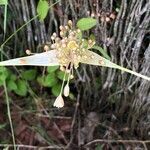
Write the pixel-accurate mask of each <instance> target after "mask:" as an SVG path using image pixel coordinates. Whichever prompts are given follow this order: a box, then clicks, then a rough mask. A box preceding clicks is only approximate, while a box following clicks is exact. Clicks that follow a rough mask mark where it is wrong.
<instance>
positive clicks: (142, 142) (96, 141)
mask: <svg viewBox="0 0 150 150" xmlns="http://www.w3.org/2000/svg"><path fill="white" fill-rule="evenodd" d="M98 142H105V143H141V144H143V146H144V148H145V150H148V149H147V146H146V143H150V140H146V141H141V140H105V139H96V140H93V141H91V142H89V143H87V144H86V145H84V147H85V148H86V147H88V146H90V145H91V144H94V143H98Z"/></svg>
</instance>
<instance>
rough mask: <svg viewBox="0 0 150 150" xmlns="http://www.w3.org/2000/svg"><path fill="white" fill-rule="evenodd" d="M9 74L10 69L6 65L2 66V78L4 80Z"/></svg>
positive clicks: (0, 68)
mask: <svg viewBox="0 0 150 150" xmlns="http://www.w3.org/2000/svg"><path fill="white" fill-rule="evenodd" d="M8 76H9V72H8V69H7V68H5V67H0V80H1V81H2V82H4V81H5V80H6V78H7V77H8Z"/></svg>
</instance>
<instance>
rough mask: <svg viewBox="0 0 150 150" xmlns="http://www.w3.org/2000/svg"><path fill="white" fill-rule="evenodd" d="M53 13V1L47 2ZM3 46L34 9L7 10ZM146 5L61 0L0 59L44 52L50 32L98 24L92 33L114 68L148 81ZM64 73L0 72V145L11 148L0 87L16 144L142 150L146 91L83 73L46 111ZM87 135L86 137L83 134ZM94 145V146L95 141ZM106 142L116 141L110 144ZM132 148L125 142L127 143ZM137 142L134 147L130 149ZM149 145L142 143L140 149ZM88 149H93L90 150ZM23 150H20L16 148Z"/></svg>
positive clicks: (149, 101)
mask: <svg viewBox="0 0 150 150" xmlns="http://www.w3.org/2000/svg"><path fill="white" fill-rule="evenodd" d="M48 2H49V4H50V5H51V4H52V3H53V2H54V1H48ZM8 4H9V5H8V12H7V22H6V34H5V39H6V38H8V37H9V36H10V35H11V34H12V33H14V32H16V30H17V29H18V28H19V27H20V26H22V25H23V24H24V23H26V22H27V21H29V20H30V19H31V18H32V17H34V16H36V14H37V12H36V9H37V4H38V1H34V0H28V1H25V0H14V1H11V0H10V1H9V2H8ZM149 8H150V3H149V1H148V0H136V1H135V0H130V1H129V0H122V1H116V0H111V1H110V0H101V1H97V0H82V1H79V0H61V1H60V2H59V3H58V4H56V5H55V6H54V7H53V8H51V9H50V10H49V12H48V15H47V17H46V19H45V20H44V22H43V21H39V20H38V18H36V19H34V20H33V21H32V22H30V23H29V24H28V25H27V26H25V27H24V28H22V29H21V31H19V32H17V34H15V36H14V37H13V38H11V39H10V40H9V41H8V42H7V44H6V45H4V47H3V49H1V50H3V53H2V54H1V58H3V59H10V58H16V57H19V56H25V55H26V54H25V50H26V49H30V50H31V51H32V52H33V53H39V52H42V51H43V47H44V45H45V44H46V43H47V44H49V43H50V36H51V35H52V33H53V32H56V33H58V30H59V26H60V25H65V24H66V23H67V21H68V20H70V19H71V20H72V21H73V23H74V24H76V22H77V20H78V19H79V18H82V17H89V16H91V17H93V18H96V19H97V21H98V24H97V26H96V27H95V28H93V29H92V30H91V31H90V32H86V34H87V35H89V34H90V33H93V34H94V35H95V36H96V42H97V44H98V45H100V46H101V47H102V48H104V49H105V50H106V51H107V53H108V54H109V56H110V57H111V59H112V61H113V62H115V63H117V64H120V65H122V66H125V67H127V68H131V69H133V70H135V71H137V72H139V73H141V74H144V75H147V76H150V43H149V40H150V34H149V31H150V10H149ZM4 12H5V11H4V7H3V6H0V20H1V21H0V31H1V32H0V42H1V43H3V42H4V40H5V39H4V30H5V29H4V26H3V22H4ZM62 74H63V73H62V72H61V71H59V69H58V67H56V68H51V67H48V68H43V67H38V68H37V67H17V68H16V67H9V68H4V67H2V68H0V85H1V87H0V99H1V100H0V144H1V146H4V147H6V146H9V145H8V144H12V137H11V134H12V133H11V132H10V125H9V122H8V119H7V105H6V101H5V94H4V93H5V92H6V91H5V89H4V86H3V85H4V82H5V83H6V90H7V92H8V96H9V102H10V111H11V116H12V123H13V128H14V132H15V133H14V134H15V140H16V144H23V147H26V146H27V147H28V146H29V145H30V146H31V147H30V146H29V147H28V148H31V149H32V148H35V147H34V146H38V147H42V146H43V147H44V146H49V149H50V148H55V149H61V148H64V147H67V148H68V149H69V148H70V149H80V148H81V147H83V149H88V148H89V149H96V148H97V149H109V148H110V149H121V148H122V149H127V148H131V149H135V148H138V147H140V148H144V149H148V146H149V145H148V144H149V143H148V140H149V139H150V131H149V130H150V109H149V108H150V107H149V105H150V83H149V82H147V81H146V80H143V79H139V78H138V77H136V76H132V75H130V74H127V73H121V72H120V71H118V70H115V69H110V68H109V69H108V68H100V67H93V66H87V65H81V66H80V68H79V69H78V70H77V71H76V72H75V79H74V80H72V83H71V94H70V97H69V98H68V99H67V100H66V101H65V102H66V106H65V107H64V108H63V109H57V108H53V107H52V104H53V102H54V100H55V96H57V95H58V90H59V89H60V85H61V80H62ZM87 131H88V132H87ZM96 139H99V140H98V141H95V140H96ZM109 140H110V141H112V140H120V141H116V142H113V143H112V142H110V141H109ZM125 140H130V141H127V142H126V141H125ZM132 140H136V141H132ZM145 140H147V142H143V141H145ZM90 141H93V142H92V143H90ZM20 149H22V148H20Z"/></svg>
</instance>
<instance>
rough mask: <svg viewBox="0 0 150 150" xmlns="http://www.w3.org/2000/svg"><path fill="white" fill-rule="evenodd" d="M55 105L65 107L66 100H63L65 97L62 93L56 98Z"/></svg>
mask: <svg viewBox="0 0 150 150" xmlns="http://www.w3.org/2000/svg"><path fill="white" fill-rule="evenodd" d="M53 106H54V107H57V108H62V107H64V100H63V98H62V96H61V95H59V96H58V97H57V98H56V100H55V102H54V104H53Z"/></svg>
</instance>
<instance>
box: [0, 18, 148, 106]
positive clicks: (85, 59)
mask: <svg viewBox="0 0 150 150" xmlns="http://www.w3.org/2000/svg"><path fill="white" fill-rule="evenodd" d="M95 25H96V20H93V19H91V18H82V19H80V20H79V21H78V22H77V27H78V28H79V29H75V28H74V27H73V25H72V21H68V24H67V25H66V26H60V32H59V35H57V34H56V33H53V35H52V36H51V39H52V44H51V49H52V50H49V47H48V46H47V45H45V47H44V49H45V50H46V52H42V53H39V54H32V53H31V51H30V50H27V51H26V52H27V54H29V55H31V56H26V57H20V58H15V59H10V60H6V61H1V62H0V66H58V65H60V69H61V70H62V71H64V72H65V73H64V80H63V83H62V87H61V90H60V94H59V96H58V97H57V98H56V100H55V102H54V106H56V107H58V108H61V107H63V106H64V100H63V97H62V95H64V96H66V97H67V96H68V95H69V92H70V89H69V80H70V79H72V78H73V69H74V68H75V69H77V68H78V66H79V63H84V64H89V65H96V66H103V67H109V68H115V69H119V70H121V71H123V72H128V73H130V74H133V75H135V76H137V77H140V78H143V79H145V80H148V81H150V77H148V76H145V75H142V74H140V73H137V72H135V71H132V70H130V69H127V68H124V67H122V66H119V65H117V64H115V63H113V62H111V61H110V60H109V59H108V57H107V58H106V56H104V57H102V56H100V55H99V54H97V53H95V52H92V51H91V50H89V49H97V50H99V51H101V49H102V48H101V47H99V46H96V45H94V44H95V41H94V40H91V39H89V40H86V39H83V38H82V32H81V31H80V30H82V31H84V30H88V29H90V28H92V27H93V26H95ZM101 53H102V55H104V52H101ZM66 77H67V78H68V79H67V83H66V85H65V79H66Z"/></svg>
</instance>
